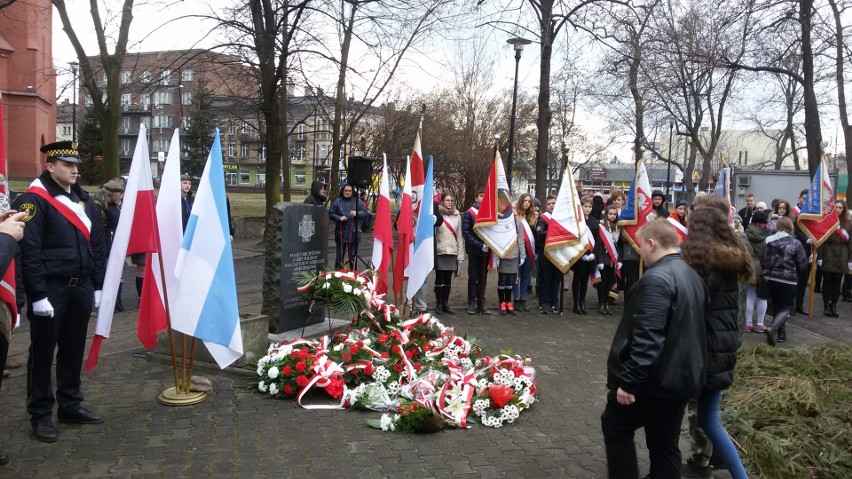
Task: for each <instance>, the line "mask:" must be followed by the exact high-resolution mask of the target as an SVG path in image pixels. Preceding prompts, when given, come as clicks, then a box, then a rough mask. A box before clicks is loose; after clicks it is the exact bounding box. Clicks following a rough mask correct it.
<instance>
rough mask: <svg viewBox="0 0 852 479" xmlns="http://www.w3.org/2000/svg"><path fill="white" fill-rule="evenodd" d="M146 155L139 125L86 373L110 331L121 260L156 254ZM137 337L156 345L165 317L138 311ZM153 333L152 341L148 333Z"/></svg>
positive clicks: (145, 142)
mask: <svg viewBox="0 0 852 479" xmlns="http://www.w3.org/2000/svg"><path fill="white" fill-rule="evenodd" d="M150 161H151V160H150V157H149V155H148V141H147V137H146V135H145V125H140V127H139V136H138V138H137V140H136V151H135V152H134V153H133V161H132V162H131V164H130V175H129V177H128V180H127V186H126V187H125V189H124V198H123V199H122V207H121V210H122V214H121V217H120V218H119V220H118V226H117V227H116V230H115V236H114V238H113V241H112V249H111V250H110V253H109V259H108V260H107V268H106V275H105V277H104V286H103V290H102V295H101V304H100V306H99V307H98V319H97V324H96V326H95V338H94V339H93V340H92V347H91V349H90V350H89V357H88V359H87V360H86V370H87V371H91V370H92V369H94V368H95V366H97V364H98V354H99V353H100V349H101V344H102V343H103V340H104V338H108V337H109V333H110V329H111V328H112V318H113V311H114V310H115V301H116V294H117V293H118V285H119V283H120V282H121V275H122V272H123V271H124V258H125V257H126V256H128V255H131V254H137V253H153V252H157V251H159V249H160V248H159V237H158V233H157V215H156V212H155V210H154V182H153V179H152V177H151V162H150ZM139 313H140V314H139V324H140V328H139V329H138V330H137V335H139V333H144V334H145V336H144V338H143V337H140V340H142V343H143V344H144V345H145V346H146V347H153V346H154V344H155V343H156V340H157V336H156V332H159V331H162V330H164V329H166V327H167V324H166V318H165V315H163V316H157V315H144V316H143V314H142V310H141V308H140V311H139ZM152 331H154V333H153V338H152V337H151V336H150V332H152Z"/></svg>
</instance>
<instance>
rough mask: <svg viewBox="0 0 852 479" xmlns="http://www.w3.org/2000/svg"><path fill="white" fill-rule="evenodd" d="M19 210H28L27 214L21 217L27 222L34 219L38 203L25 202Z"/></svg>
mask: <svg viewBox="0 0 852 479" xmlns="http://www.w3.org/2000/svg"><path fill="white" fill-rule="evenodd" d="M18 211H26V212H27V214H26V216H24V217H23V218H21V221H23V222H24V223H26V222H27V221H29V220H31V219H33V217H34V216H35V214H36V205H34V204H32V203H24V204H22V205H21V207H20V208H18Z"/></svg>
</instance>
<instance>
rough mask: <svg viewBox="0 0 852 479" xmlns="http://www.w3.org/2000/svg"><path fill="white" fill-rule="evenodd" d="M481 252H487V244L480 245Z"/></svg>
mask: <svg viewBox="0 0 852 479" xmlns="http://www.w3.org/2000/svg"><path fill="white" fill-rule="evenodd" d="M482 252H483V253H487V252H488V245H487V244H484V245H482Z"/></svg>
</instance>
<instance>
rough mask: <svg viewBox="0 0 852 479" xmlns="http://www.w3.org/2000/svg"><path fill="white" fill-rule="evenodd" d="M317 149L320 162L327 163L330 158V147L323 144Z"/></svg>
mask: <svg viewBox="0 0 852 479" xmlns="http://www.w3.org/2000/svg"><path fill="white" fill-rule="evenodd" d="M317 148H319V159H320V161H325V159H326V158H327V157H328V145H326V144H322V145H319V146H318V147H317Z"/></svg>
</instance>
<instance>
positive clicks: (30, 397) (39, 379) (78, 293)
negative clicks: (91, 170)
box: [15, 141, 106, 442]
mask: <svg viewBox="0 0 852 479" xmlns="http://www.w3.org/2000/svg"><path fill="white" fill-rule="evenodd" d="M41 151H42V153H44V154H45V157H46V163H45V170H44V172H42V174H41V175H40V176H39V177H38V178H36V179H35V180H34V181H33V182H32V183H31V184H30V187H29V189H28V190H27V191H26V192H25V193H24V194H22V195H21V196H19V197H18V199H17V201H16V202H15V209H16V210H19V211H26V212H27V214H26V216H25V217H24V222H25V223H26V224H27V229H26V234H25V235H24V238H23V239H22V240H21V242H20V247H21V269H22V272H23V277H24V285H25V287H26V294H27V310H28V314H29V318H30V340H31V345H30V355H29V359H28V361H27V378H28V382H27V411H28V412H29V414H30V422H31V425H32V429H33V433H34V435H35V438H36V439H37V440H39V441H42V442H56V440H57V439H59V434H58V433H57V432H56V428H55V427H54V425H53V422H52V415H53V406H54V404H56V403H58V406H59V420H60V421H64V422H74V423H81V424H95V423H102V422H103V421H104V418H103V416H101V415H99V414H96V413H93V412H91V411H89V410H88V409H86V408H85V407H83V406H82V404H81V403H82V402H83V392H82V391H81V390H80V382H81V380H80V370H81V369H82V365H83V354H84V350H85V347H86V334H87V331H88V326H89V316H90V315H91V312H92V306H93V305H94V306H98V305H99V304H100V299H101V288H102V285H103V280H104V258H105V256H106V255H105V254H104V247H105V242H104V232H103V224H102V223H101V221H100V219H99V217H98V213H97V211H96V209H95V204H94V202H93V201H92V198H91V196H89V194H88V193H87V192H85V191H84V190H83V189H82V188H80V185H78V184H77V177H78V172H77V166H78V165H79V164H80V156H79V154H78V153H77V149H76V148H75V147H74V145H73V144H72V143H71V142H70V141H61V142H56V143H50V144H47V145H44V146H43V147H41ZM57 349H58V354H55V353H56V351H57ZM54 355H56V382H57V384H56V386H57V387H56V391H57V395H56V397H54V395H53V386H52V375H51V369H52V366H53V359H54Z"/></svg>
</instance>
